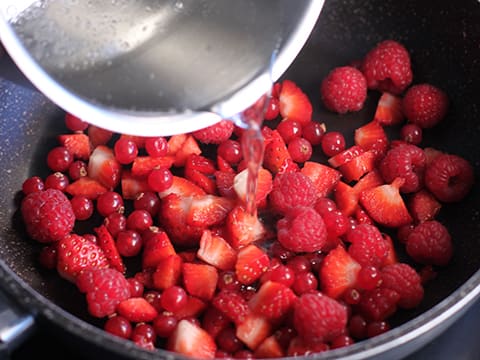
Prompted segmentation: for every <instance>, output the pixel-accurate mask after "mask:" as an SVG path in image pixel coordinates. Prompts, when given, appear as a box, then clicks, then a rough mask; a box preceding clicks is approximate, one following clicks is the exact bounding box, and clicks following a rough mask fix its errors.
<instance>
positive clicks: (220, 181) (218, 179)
mask: <svg viewBox="0 0 480 360" xmlns="http://www.w3.org/2000/svg"><path fill="white" fill-rule="evenodd" d="M235 176H236V175H235V172H233V173H232V172H228V171H216V172H215V183H216V186H217V190H218V193H219V194H220V196H223V197H226V198H229V199H235V198H236V197H237V193H236V192H235V189H234V187H233V185H234V182H235Z"/></svg>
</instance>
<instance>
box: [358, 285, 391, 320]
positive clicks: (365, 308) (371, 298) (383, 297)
mask: <svg viewBox="0 0 480 360" xmlns="http://www.w3.org/2000/svg"><path fill="white" fill-rule="evenodd" d="M399 300H400V295H399V294H398V293H397V292H396V291H395V290H391V289H387V288H382V287H380V288H377V289H374V290H370V291H366V292H364V293H363V294H362V298H361V300H360V303H359V304H358V310H359V312H360V314H361V315H362V316H364V317H365V318H367V319H369V320H373V321H381V320H385V319H386V318H388V317H389V316H391V315H393V314H394V313H395V312H396V311H397V303H398V301H399Z"/></svg>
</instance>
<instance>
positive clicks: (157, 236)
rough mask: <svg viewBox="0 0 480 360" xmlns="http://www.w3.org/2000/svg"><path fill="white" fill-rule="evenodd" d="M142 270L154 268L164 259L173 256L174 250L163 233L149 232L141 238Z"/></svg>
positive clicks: (158, 230)
mask: <svg viewBox="0 0 480 360" xmlns="http://www.w3.org/2000/svg"><path fill="white" fill-rule="evenodd" d="M143 239H144V244H143V254H142V268H144V269H146V268H155V267H157V265H158V264H159V263H160V262H161V261H162V260H164V259H166V258H168V257H170V256H172V255H175V254H176V252H175V248H174V247H173V245H172V243H171V242H170V239H169V237H168V235H167V233H166V232H165V231H162V230H160V229H153V230H149V231H148V233H146V235H145V236H143Z"/></svg>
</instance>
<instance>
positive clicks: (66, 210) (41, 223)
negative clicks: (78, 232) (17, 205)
mask: <svg viewBox="0 0 480 360" xmlns="http://www.w3.org/2000/svg"><path fill="white" fill-rule="evenodd" d="M21 212H22V217H23V221H24V223H25V226H26V229H27V233H28V235H30V237H31V238H32V239H35V240H37V241H39V242H42V243H48V242H53V241H58V240H60V239H61V238H63V237H64V236H65V235H67V234H68V233H70V231H72V229H73V226H74V224H75V214H74V212H73V209H72V205H71V204H70V201H69V200H68V198H67V197H66V196H65V195H64V194H63V193H62V192H61V191H60V190H56V189H47V190H45V191H38V192H34V193H31V194H29V195H27V196H26V197H25V198H24V199H23V201H22V205H21Z"/></svg>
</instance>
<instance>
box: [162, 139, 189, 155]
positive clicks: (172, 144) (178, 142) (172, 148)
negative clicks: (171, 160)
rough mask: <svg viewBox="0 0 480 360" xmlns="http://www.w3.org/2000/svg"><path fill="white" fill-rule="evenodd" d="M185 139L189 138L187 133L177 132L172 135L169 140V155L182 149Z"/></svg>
mask: <svg viewBox="0 0 480 360" xmlns="http://www.w3.org/2000/svg"><path fill="white" fill-rule="evenodd" d="M185 140H187V134H177V135H173V136H171V137H170V138H169V139H168V142H167V145H168V146H167V147H168V153H167V155H170V156H174V155H175V154H176V153H177V152H178V151H179V150H180V149H181V147H182V145H183V144H184V143H185Z"/></svg>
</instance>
